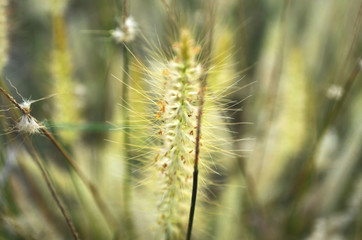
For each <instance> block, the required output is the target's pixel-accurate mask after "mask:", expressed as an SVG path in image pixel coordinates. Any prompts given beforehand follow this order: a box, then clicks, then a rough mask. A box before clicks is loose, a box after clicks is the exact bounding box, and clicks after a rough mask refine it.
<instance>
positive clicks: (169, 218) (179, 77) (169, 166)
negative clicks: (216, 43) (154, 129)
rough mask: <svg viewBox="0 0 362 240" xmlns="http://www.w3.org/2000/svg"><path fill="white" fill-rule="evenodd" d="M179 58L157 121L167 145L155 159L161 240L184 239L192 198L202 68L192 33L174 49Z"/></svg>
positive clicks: (169, 71)
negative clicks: (160, 190) (159, 191)
mask: <svg viewBox="0 0 362 240" xmlns="http://www.w3.org/2000/svg"><path fill="white" fill-rule="evenodd" d="M173 49H174V51H175V57H174V58H173V60H171V61H170V62H169V63H168V64H167V65H166V69H165V70H164V71H163V76H164V89H165V90H164V98H163V99H161V100H159V102H158V104H159V112H158V113H157V114H156V118H157V119H159V120H160V121H161V122H162V124H161V125H160V126H161V127H160V134H161V135H162V140H163V145H162V147H161V149H160V151H159V152H158V153H157V156H156V157H155V166H156V168H157V169H158V170H159V177H160V180H159V181H160V186H161V189H162V196H161V198H160V201H159V203H158V213H159V216H158V224H159V229H158V233H157V236H158V239H180V238H182V237H183V236H184V231H185V224H186V223H187V216H188V214H187V213H188V209H189V201H190V198H191V183H192V170H193V162H194V149H195V135H196V132H195V129H196V126H197V122H196V120H197V107H198V105H199V98H198V97H199V91H200V87H201V85H200V77H201V74H202V67H201V65H200V64H198V63H197V60H196V56H197V53H198V52H199V47H198V46H195V43H194V41H193V39H192V38H191V35H190V33H189V32H188V31H187V30H182V32H181V34H180V42H178V43H175V44H174V45H173Z"/></svg>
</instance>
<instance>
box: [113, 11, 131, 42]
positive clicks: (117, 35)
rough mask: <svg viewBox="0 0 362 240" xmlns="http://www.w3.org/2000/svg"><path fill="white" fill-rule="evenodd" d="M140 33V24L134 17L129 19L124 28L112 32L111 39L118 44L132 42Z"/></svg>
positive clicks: (117, 28)
mask: <svg viewBox="0 0 362 240" xmlns="http://www.w3.org/2000/svg"><path fill="white" fill-rule="evenodd" d="M137 32H138V24H137V22H136V21H135V20H134V19H133V17H127V18H126V20H125V22H124V26H122V27H116V28H115V29H114V30H111V31H110V34H111V37H112V38H113V39H114V40H115V41H116V42H117V43H126V42H132V41H133V40H135V38H136V36H137Z"/></svg>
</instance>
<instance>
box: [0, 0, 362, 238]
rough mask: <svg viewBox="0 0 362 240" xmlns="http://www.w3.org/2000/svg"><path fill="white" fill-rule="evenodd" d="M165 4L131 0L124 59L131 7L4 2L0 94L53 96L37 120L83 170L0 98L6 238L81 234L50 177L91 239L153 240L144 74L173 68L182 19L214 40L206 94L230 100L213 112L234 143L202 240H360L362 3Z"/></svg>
mask: <svg viewBox="0 0 362 240" xmlns="http://www.w3.org/2000/svg"><path fill="white" fill-rule="evenodd" d="M167 2H168V5H169V7H170V8H169V9H167V7H166V6H165V4H163V1H161V0H158V1H157V0H153V1H151V0H133V1H128V9H127V14H128V15H129V16H132V17H133V19H134V20H135V21H136V22H137V24H138V32H137V37H136V38H135V39H134V41H132V42H128V43H127V44H126V45H127V49H126V48H125V47H123V45H122V44H119V43H117V41H115V39H112V35H111V30H114V29H116V28H117V27H119V23H120V22H122V18H123V15H124V8H123V1H122V0H108V1H104V0H93V1H86V0H76V1H75V0H69V1H68V0H47V1H46V0H26V1H20V0H0V68H1V69H2V70H1V83H0V86H1V87H3V88H5V89H7V91H8V92H9V93H10V94H11V95H12V96H13V97H14V98H15V99H16V100H17V101H18V102H19V103H21V102H23V101H24V100H29V99H31V100H37V99H40V98H46V99H44V100H41V101H38V102H34V103H33V104H32V105H31V107H32V110H31V114H32V116H34V117H35V118H36V119H38V120H39V121H40V122H41V123H42V124H43V125H44V126H46V127H47V129H48V130H49V131H50V132H52V133H53V134H54V136H55V138H56V139H57V141H58V143H59V144H60V145H61V146H62V147H63V148H64V149H65V150H66V151H67V152H68V153H69V154H70V156H72V158H73V159H74V161H75V162H76V163H77V165H78V166H79V168H80V169H81V171H82V173H83V174H84V177H83V178H82V177H80V176H79V173H78V172H76V171H74V170H72V168H71V167H70V165H69V163H67V162H66V161H64V156H62V154H61V153H60V152H59V150H58V149H57V148H56V147H54V145H53V144H52V142H51V141H49V139H47V138H46V137H44V136H43V135H42V134H34V135H31V136H28V134H22V133H19V132H18V131H17V130H16V123H17V121H18V118H19V117H20V116H21V115H20V112H19V111H18V110H17V109H15V108H14V106H13V105H12V104H11V103H10V102H9V101H8V99H7V98H6V97H4V95H1V96H0V107H1V110H0V121H1V126H0V129H1V138H0V221H1V224H0V239H71V238H72V235H71V232H70V231H69V230H68V228H67V225H66V222H65V220H64V217H63V216H62V215H61V213H60V211H59V209H58V207H57V205H56V203H55V201H54V199H53V196H52V195H51V194H50V192H49V189H48V187H47V183H46V181H44V175H43V174H42V171H41V170H40V169H45V172H46V173H47V175H48V176H49V179H50V181H51V183H52V185H53V186H54V188H55V189H56V191H57V192H58V195H59V197H60V198H61V200H62V202H63V203H64V205H65V207H66V208H67V209H68V211H69V213H70V215H71V218H72V220H73V222H74V225H75V228H76V229H77V231H78V232H79V235H80V236H81V238H82V239H152V238H150V236H152V234H153V233H152V232H153V225H154V224H155V223H154V222H153V221H154V219H153V217H152V216H153V214H154V213H153V212H154V211H155V210H154V208H153V206H154V205H153V200H152V196H151V195H152V190H151V191H150V190H149V189H148V188H147V187H144V184H143V183H144V182H147V181H148V179H147V178H148V177H147V175H146V174H145V172H147V170H145V169H146V167H147V166H148V165H149V161H153V160H154V159H153V158H152V157H154V155H152V153H150V152H151V150H152V149H151V147H150V148H147V147H146V146H147V145H148V144H149V141H152V140H150V138H152V135H153V134H155V133H154V132H153V130H154V129H153V128H152V126H150V123H151V122H152V118H154V115H153V114H154V113H153V111H154V109H153V108H152V107H151V106H150V104H149V103H147V99H145V98H144V93H148V92H150V91H151V87H150V85H151V84H150V83H149V81H148V80H147V78H149V76H148V75H147V73H145V72H144V71H143V70H142V67H140V65H141V66H142V65H143V64H144V65H145V66H146V67H147V68H150V69H151V65H152V63H153V62H154V61H155V60H157V58H158V57H159V55H162V54H160V53H163V55H164V57H165V58H167V56H168V55H169V52H170V49H171V44H172V42H173V41H174V39H175V35H176V34H175V33H174V32H173V30H172V18H173V17H174V18H175V19H176V21H178V22H180V25H182V26H184V27H186V28H189V29H191V31H192V32H193V33H194V34H195V37H196V40H197V41H198V42H199V43H200V45H201V47H202V46H203V45H202V43H204V41H205V35H204V33H205V32H207V30H209V29H210V28H212V29H213V37H212V41H213V44H212V50H211V55H212V61H211V66H212V67H214V70H213V71H211V72H210V78H209V85H210V89H211V90H215V91H216V92H218V93H222V94H221V95H222V96H221V98H220V99H217V100H218V101H221V102H222V103H223V104H222V105H220V104H218V103H211V104H214V105H215V106H216V107H219V109H218V114H220V116H223V118H224V119H226V122H225V124H222V125H223V126H224V129H223V133H217V134H219V135H217V136H216V138H218V136H219V137H220V138H222V139H223V140H222V142H226V143H229V144H228V147H227V150H226V151H228V154H224V155H222V156H216V157H217V158H219V162H220V166H221V170H220V174H219V175H217V176H212V177H211V179H210V182H211V183H214V184H211V185H210V186H209V188H210V190H209V200H210V202H212V204H209V205H210V206H208V208H207V210H205V212H206V213H205V216H208V217H207V218H206V219H207V220H205V221H204V222H203V224H201V225H202V226H200V229H198V228H197V227H195V229H194V238H193V239H288V240H292V239H308V240H312V239H313V240H314V239H318V240H319V239H320V240H324V239H325V240H327V239H335V240H340V239H341V240H342V239H346V240H347V239H348V240H349V239H355V240H357V239H361V238H362V210H361V209H362V171H361V169H362V147H361V146H362V124H361V122H362V81H361V80H362V77H361V74H360V73H359V72H360V69H361V68H362V60H361V55H362V54H361V53H362V38H361V16H362V1H360V0H348V1H341V0H304V1H291V0H289V1H288V0H285V1H274V0H259V1H253V0H224V1H221V0H220V1H213V2H214V3H215V6H216V7H215V12H212V11H213V8H211V7H210V6H211V5H212V1H201V0H197V1H195V0H194V1H192V0H187V1H167ZM211 13H213V14H211ZM210 15H211V16H212V20H213V23H211V21H208V19H210V18H209V17H210ZM125 52H128V55H127V56H128V57H126V58H125V57H124V56H125ZM130 52H131V53H132V54H129V53H130ZM154 58H155V60H154ZM140 63H142V64H140ZM127 64H128V65H127ZM125 72H126V73H127V74H126V75H127V76H129V79H130V82H129V85H127V84H125V81H126V80H125V78H128V77H127V76H125V74H124V73H125ZM145 79H146V80H145ZM125 87H126V88H128V91H129V93H128V97H125V95H124V89H125ZM220 106H222V107H220ZM154 107H155V108H157V106H154ZM142 114H143V115H142ZM147 114H149V115H147ZM145 119H146V120H145ZM149 119H151V120H149ZM127 136H128V137H127ZM150 154H151V155H152V156H151V158H150V156H149V155H150ZM35 159H37V160H35ZM38 163H40V165H39V164H38ZM39 166H42V168H39ZM84 179H88V180H89V181H90V182H91V183H92V184H87V180H86V181H84ZM92 187H94V188H96V189H97V190H96V191H95V190H92ZM97 196H101V198H102V200H99V199H98V200H97ZM129 196H130V197H129ZM127 199H131V200H130V202H131V203H130V205H128V204H129V203H128V204H127V202H128V200H127ZM148 200H149V201H148ZM102 202H103V204H102ZM196 214H197V213H196ZM130 221H132V223H130ZM200 221H201V220H200ZM130 226H132V227H130ZM196 226H198V225H196Z"/></svg>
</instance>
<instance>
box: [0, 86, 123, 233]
mask: <svg viewBox="0 0 362 240" xmlns="http://www.w3.org/2000/svg"><path fill="white" fill-rule="evenodd" d="M0 91H1V92H2V93H3V94H4V96H5V97H7V98H8V99H9V100H10V102H12V103H13V104H14V105H15V106H16V107H17V108H18V109H19V110H20V111H21V112H22V113H23V114H24V115H26V116H27V117H28V118H29V119H32V120H34V121H35V122H36V123H37V124H39V126H40V130H41V132H42V133H43V134H44V135H45V136H46V137H47V138H48V139H49V140H50V141H51V142H52V143H53V144H54V146H55V147H56V148H57V149H58V151H59V152H60V153H61V154H62V155H63V157H64V158H65V159H66V160H67V163H68V164H69V165H70V166H71V167H72V168H73V170H74V171H75V172H76V173H77V175H78V176H79V178H80V179H81V180H82V181H83V183H84V184H85V185H86V187H87V188H88V189H89V191H90V192H91V194H92V197H93V198H94V200H95V202H96V204H97V206H98V208H99V210H100V212H101V213H102V215H103V217H104V218H105V219H106V221H107V223H108V224H109V225H110V226H111V227H112V228H115V227H116V225H117V224H116V222H117V220H116V219H115V218H114V216H113V215H112V213H111V212H110V210H109V208H108V207H107V205H106V203H105V202H104V200H103V199H102V197H101V194H100V193H99V192H98V189H97V188H96V186H95V185H94V184H93V183H92V182H91V181H90V180H89V179H88V178H87V177H86V175H85V174H84V173H83V172H82V170H81V169H80V168H79V166H78V165H77V164H76V163H75V161H74V160H73V159H72V158H71V157H70V156H69V154H68V153H67V152H66V151H65V150H64V149H63V148H62V146H61V145H60V144H59V143H58V141H57V140H56V139H55V138H54V136H53V135H52V134H51V133H50V132H49V131H48V130H47V129H46V128H45V126H43V125H42V124H40V123H39V122H38V121H37V120H36V119H35V118H34V117H33V116H31V115H30V112H29V111H27V110H26V109H24V108H23V107H22V106H20V104H19V103H18V102H16V100H15V99H14V98H13V97H12V96H11V95H10V94H9V93H8V92H7V91H6V90H5V89H3V88H2V87H0Z"/></svg>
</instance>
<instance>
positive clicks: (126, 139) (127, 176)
mask: <svg viewBox="0 0 362 240" xmlns="http://www.w3.org/2000/svg"><path fill="white" fill-rule="evenodd" d="M122 53H123V85H122V99H123V104H122V106H123V107H122V121H123V124H124V125H126V126H129V124H130V121H129V111H128V107H127V106H128V100H129V91H128V87H127V86H128V84H129V53H128V49H127V47H126V45H123V46H122ZM129 135H130V128H125V130H124V135H123V144H125V146H126V147H125V171H124V178H123V205H124V214H125V219H126V229H127V232H128V238H129V239H134V230H133V218H132V214H131V210H130V203H131V201H132V196H131V182H132V179H131V177H132V176H131V174H132V166H131V163H130V162H129V159H131V153H130V136H129Z"/></svg>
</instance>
